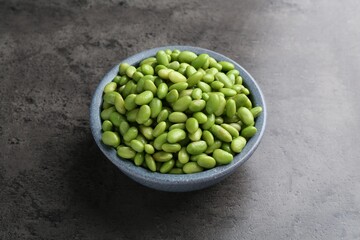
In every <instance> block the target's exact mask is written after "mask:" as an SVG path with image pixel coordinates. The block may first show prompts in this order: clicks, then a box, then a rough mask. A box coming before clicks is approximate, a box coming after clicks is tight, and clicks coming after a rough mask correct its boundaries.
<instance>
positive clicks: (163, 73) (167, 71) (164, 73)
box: [157, 68, 174, 80]
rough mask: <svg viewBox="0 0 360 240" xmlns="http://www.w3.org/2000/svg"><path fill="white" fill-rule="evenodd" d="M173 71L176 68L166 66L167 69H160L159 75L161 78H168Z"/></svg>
mask: <svg viewBox="0 0 360 240" xmlns="http://www.w3.org/2000/svg"><path fill="white" fill-rule="evenodd" d="M171 72H174V70H172V69H168V68H165V69H160V70H159V72H158V73H157V74H158V75H159V77H160V78H162V79H165V80H168V79H169V75H170V73H171Z"/></svg>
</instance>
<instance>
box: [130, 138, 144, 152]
mask: <svg viewBox="0 0 360 240" xmlns="http://www.w3.org/2000/svg"><path fill="white" fill-rule="evenodd" d="M130 147H131V148H132V149H133V150H135V151H136V152H143V151H144V149H145V144H144V143H142V142H141V141H139V140H136V139H133V140H131V141H130Z"/></svg>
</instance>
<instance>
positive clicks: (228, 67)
mask: <svg viewBox="0 0 360 240" xmlns="http://www.w3.org/2000/svg"><path fill="white" fill-rule="evenodd" d="M218 63H219V64H220V65H221V66H222V69H221V70H222V71H223V72H228V71H230V70H233V69H234V68H235V66H234V64H232V63H231V62H227V61H220V62H218Z"/></svg>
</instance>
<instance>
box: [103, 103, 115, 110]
mask: <svg viewBox="0 0 360 240" xmlns="http://www.w3.org/2000/svg"><path fill="white" fill-rule="evenodd" d="M101 106H102V109H103V110H104V109H107V108H109V107H112V106H113V105H112V104H110V103H108V102H105V101H103V103H102V105H101Z"/></svg>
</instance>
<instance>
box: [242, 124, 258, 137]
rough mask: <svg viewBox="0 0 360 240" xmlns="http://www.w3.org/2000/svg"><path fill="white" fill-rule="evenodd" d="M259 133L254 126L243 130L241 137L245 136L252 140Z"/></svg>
mask: <svg viewBox="0 0 360 240" xmlns="http://www.w3.org/2000/svg"><path fill="white" fill-rule="evenodd" d="M256 132H257V129H256V127H254V126H248V127H246V128H244V129H243V130H241V136H243V137H244V138H251V137H252V136H254V135H255V134H256Z"/></svg>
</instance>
